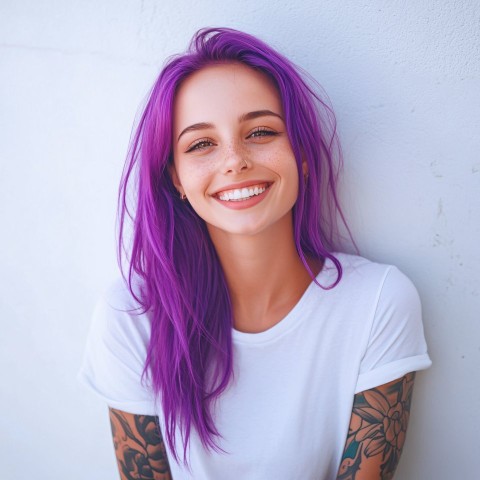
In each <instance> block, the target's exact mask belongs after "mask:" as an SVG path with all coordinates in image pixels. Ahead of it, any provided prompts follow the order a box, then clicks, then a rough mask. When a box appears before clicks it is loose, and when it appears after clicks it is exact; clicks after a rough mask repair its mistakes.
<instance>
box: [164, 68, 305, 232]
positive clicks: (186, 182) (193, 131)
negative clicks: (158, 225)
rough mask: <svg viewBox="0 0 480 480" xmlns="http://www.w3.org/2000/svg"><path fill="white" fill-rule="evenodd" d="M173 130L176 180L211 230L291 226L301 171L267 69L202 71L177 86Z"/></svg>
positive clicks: (173, 172) (214, 69) (252, 230)
mask: <svg viewBox="0 0 480 480" xmlns="http://www.w3.org/2000/svg"><path fill="white" fill-rule="evenodd" d="M173 135H174V136H173V139H172V141H173V157H174V166H173V168H172V169H171V175H172V179H173V182H174V184H175V186H176V188H177V189H178V191H179V192H180V193H181V194H185V195H186V197H187V199H188V201H189V202H190V204H191V206H192V207H193V209H194V210H195V211H196V213H197V214H198V215H199V216H200V217H201V218H202V219H203V220H204V221H205V222H206V223H207V226H208V229H209V231H210V233H211V234H212V233H213V232H214V231H215V230H216V229H219V230H222V231H224V232H228V233H231V234H241V235H253V234H256V233H260V232H261V231H263V230H265V229H267V228H269V227H272V226H273V225H278V224H279V222H280V223H281V224H285V225H291V222H290V221H289V220H290V216H291V210H292V207H293V205H294V204H295V201H296V199H297V194H298V171H297V165H296V162H295V157H294V155H293V152H292V148H291V145H290V142H289V139H288V135H287V132H286V126H285V123H284V120H283V111H282V105H281V101H280V97H279V95H278V92H277V90H276V88H275V86H274V85H273V83H272V82H271V80H270V79H269V78H268V77H267V76H266V75H264V74H263V73H260V72H258V71H255V70H253V69H252V68H250V67H248V66H245V65H243V64H240V63H232V64H218V65H211V66H208V67H205V68H203V69H202V70H200V71H198V72H196V73H194V74H193V75H191V76H190V77H188V78H187V79H186V80H185V81H184V82H183V83H182V84H181V86H180V88H179V90H178V92H177V95H176V98H175V104H174V134H173ZM286 219H288V221H285V220H286Z"/></svg>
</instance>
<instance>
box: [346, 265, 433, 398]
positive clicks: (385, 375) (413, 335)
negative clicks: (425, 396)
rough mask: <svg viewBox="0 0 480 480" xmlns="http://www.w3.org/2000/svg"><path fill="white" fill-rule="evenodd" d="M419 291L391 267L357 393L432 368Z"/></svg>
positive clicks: (378, 306) (365, 356)
mask: <svg viewBox="0 0 480 480" xmlns="http://www.w3.org/2000/svg"><path fill="white" fill-rule="evenodd" d="M431 363H432V362H431V360H430V357H429V356H428V353H427V344H426V342H425V336H424V331H423V324H422V308H421V303H420V298H419V295H418V292H417V289H416V288H415V286H414V285H413V283H412V282H411V280H410V279H409V278H408V277H407V276H406V275H405V274H403V273H402V272H401V271H400V270H399V269H398V268H397V267H394V266H390V267H389V268H388V270H387V272H386V274H385V277H384V280H383V285H382V286H381V289H380V292H379V296H378V302H377V307H376V309H375V314H374V318H373V323H372V327H371V332H370V336H369V339H368V344H367V348H366V351H365V354H364V356H363V358H362V361H361V364H360V372H359V376H358V380H357V385H356V388H355V393H358V392H362V391H364V390H369V389H371V388H374V387H378V386H379V385H383V384H385V383H388V382H391V381H393V380H395V379H397V378H400V377H402V376H404V375H406V374H407V373H409V372H413V371H417V370H423V369H426V368H428V367H430V365H431Z"/></svg>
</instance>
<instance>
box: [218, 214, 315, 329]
mask: <svg viewBox="0 0 480 480" xmlns="http://www.w3.org/2000/svg"><path fill="white" fill-rule="evenodd" d="M209 232H210V237H211V239H212V242H213V244H214V246H215V249H216V251H217V254H218V256H219V259H220V263H221V265H222V268H223V271H224V274H225V277H226V281H227V285H228V288H229V292H230V297H231V300H232V307H233V313H234V326H235V328H237V329H243V330H245V331H258V330H261V329H262V325H261V324H263V325H264V326H265V323H269V322H270V323H272V322H273V319H275V318H277V317H278V316H280V317H282V315H283V313H288V311H289V310H290V309H291V307H293V305H295V303H296V302H297V301H298V300H299V299H300V297H301V296H302V295H303V293H304V292H305V290H306V288H307V287H308V285H309V284H310V283H311V281H312V279H311V277H310V274H309V273H308V271H307V269H306V268H305V266H304V264H303V263H302V261H301V259H300V257H299V255H298V253H297V250H296V247H295V242H294V239H293V225H292V215H291V213H289V214H288V215H286V216H285V217H284V218H283V219H281V220H280V221H279V222H276V223H275V224H274V225H273V226H271V227H269V228H268V229H266V230H264V231H262V232H261V233H259V234H256V235H233V234H229V233H228V232H224V231H221V230H218V229H215V228H212V227H209ZM309 266H310V268H311V269H312V271H313V273H314V274H315V275H316V274H317V273H318V272H319V270H320V268H321V265H319V264H318V262H314V261H313V262H310V261H309ZM282 312H283V313H282ZM280 319H281V318H280Z"/></svg>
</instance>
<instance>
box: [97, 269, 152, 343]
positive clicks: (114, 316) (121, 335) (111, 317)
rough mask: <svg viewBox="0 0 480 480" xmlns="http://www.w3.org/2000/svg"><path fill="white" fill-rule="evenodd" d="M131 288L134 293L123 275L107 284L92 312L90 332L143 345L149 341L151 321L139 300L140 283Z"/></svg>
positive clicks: (105, 337) (98, 335)
mask: <svg viewBox="0 0 480 480" xmlns="http://www.w3.org/2000/svg"><path fill="white" fill-rule="evenodd" d="M132 287H133V293H132V291H131V290H130V287H129V285H128V284H127V283H126V282H125V280H124V279H123V278H122V277H118V278H116V279H114V280H113V281H112V282H111V283H109V284H108V285H106V287H105V288H104V290H103V292H102V293H101V294H100V296H99V298H98V300H97V302H96V305H95V308H94V311H93V315H92V322H91V335H95V336H97V337H102V338H104V339H107V338H109V339H116V340H117V341H120V340H121V341H123V342H124V341H132V342H135V343H138V342H140V343H142V344H145V343H146V342H147V341H148V338H149V335H150V322H149V320H148V316H147V314H146V313H144V312H143V308H142V305H141V304H140V302H139V301H138V298H139V295H140V290H139V288H138V284H133V285H132Z"/></svg>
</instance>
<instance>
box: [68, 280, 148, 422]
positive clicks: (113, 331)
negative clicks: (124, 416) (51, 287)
mask: <svg viewBox="0 0 480 480" xmlns="http://www.w3.org/2000/svg"><path fill="white" fill-rule="evenodd" d="M132 299H133V296H131V294H130V292H129V290H128V288H127V287H126V285H124V283H123V280H121V279H119V280H118V281H116V282H115V283H114V284H112V285H111V286H110V287H109V288H108V289H107V290H106V291H105V293H104V294H103V295H102V296H101V298H100V299H99V300H98V302H97V304H96V306H95V309H94V311H93V315H92V319H91V323H90V329H89V333H88V337H87V343H86V347H85V352H84V357H83V363H82V366H81V368H80V370H79V372H78V374H77V379H78V381H79V382H80V383H82V384H83V385H85V386H86V387H88V388H89V389H91V390H92V391H93V392H94V393H96V394H97V395H98V396H100V397H101V398H102V399H103V400H104V401H105V402H106V403H107V405H108V406H110V407H113V408H116V409H119V410H123V411H125V412H129V413H134V414H139V415H155V414H156V413H155V408H154V401H153V395H152V394H151V390H150V389H149V387H148V382H147V378H144V379H143V381H142V372H143V368H144V364H145V359H146V352H147V345H148V339H149V335H150V326H149V322H148V319H147V317H146V315H145V314H140V315H138V314H137V313H135V312H134V313H131V312H129V311H128V310H129V309H131V308H138V305H137V304H135V303H134V302H133V300H132ZM137 311H138V310H137Z"/></svg>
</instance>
